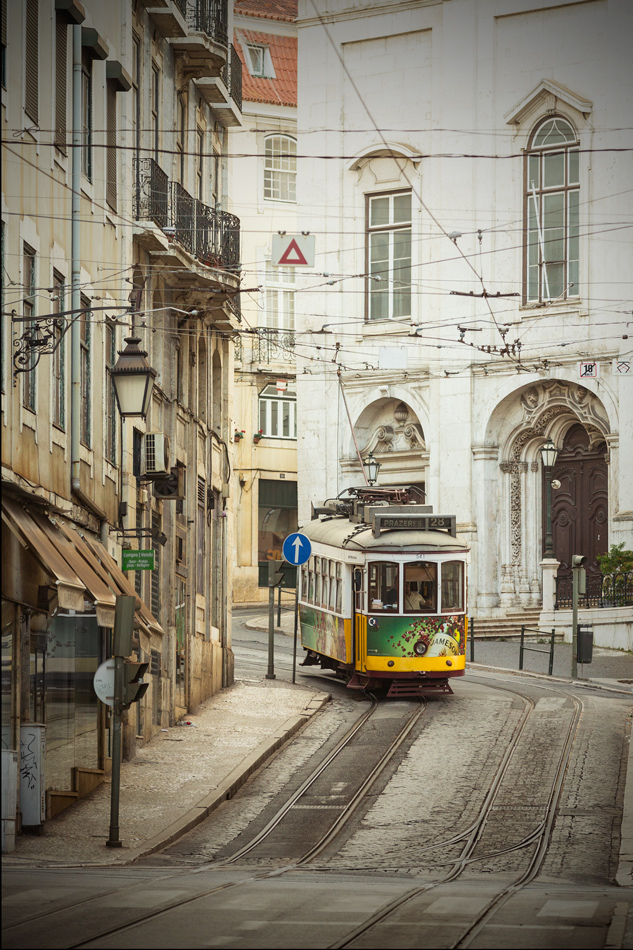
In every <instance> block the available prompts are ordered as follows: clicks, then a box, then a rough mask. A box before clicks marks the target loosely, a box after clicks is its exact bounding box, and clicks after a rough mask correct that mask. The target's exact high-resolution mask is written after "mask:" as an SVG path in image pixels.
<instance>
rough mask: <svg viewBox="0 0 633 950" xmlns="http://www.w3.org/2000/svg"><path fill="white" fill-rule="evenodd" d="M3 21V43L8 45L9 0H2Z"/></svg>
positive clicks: (0, 14) (1, 14)
mask: <svg viewBox="0 0 633 950" xmlns="http://www.w3.org/2000/svg"><path fill="white" fill-rule="evenodd" d="M0 16H1V23H2V45H3V46H6V45H7V0H2V8H1V13H0Z"/></svg>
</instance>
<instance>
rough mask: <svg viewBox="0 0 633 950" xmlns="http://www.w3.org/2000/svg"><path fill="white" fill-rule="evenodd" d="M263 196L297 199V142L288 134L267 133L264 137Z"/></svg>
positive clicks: (278, 199) (285, 199)
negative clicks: (265, 137)
mask: <svg viewBox="0 0 633 950" xmlns="http://www.w3.org/2000/svg"><path fill="white" fill-rule="evenodd" d="M264 198H270V199H271V200H273V201H296V200H297V143H296V141H295V140H294V139H292V138H290V136H289V135H269V136H268V138H267V139H266V143H265V147H264Z"/></svg>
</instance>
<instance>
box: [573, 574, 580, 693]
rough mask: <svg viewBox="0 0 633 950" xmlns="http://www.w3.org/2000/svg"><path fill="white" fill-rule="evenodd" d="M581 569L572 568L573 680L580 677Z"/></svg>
mask: <svg viewBox="0 0 633 950" xmlns="http://www.w3.org/2000/svg"><path fill="white" fill-rule="evenodd" d="M579 570H580V569H579V568H577V567H574V568H572V572H571V576H572V586H571V678H572V679H573V680H575V679H577V677H578V660H577V656H578V573H579Z"/></svg>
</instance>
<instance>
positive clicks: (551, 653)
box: [549, 627, 556, 676]
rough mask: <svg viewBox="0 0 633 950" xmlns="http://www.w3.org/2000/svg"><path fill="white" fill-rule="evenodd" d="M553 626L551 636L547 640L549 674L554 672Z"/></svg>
mask: <svg viewBox="0 0 633 950" xmlns="http://www.w3.org/2000/svg"><path fill="white" fill-rule="evenodd" d="M555 632H556V631H555V628H554V627H552V636H551V639H550V642H549V675H550V676H551V675H552V673H553V672H554V634H555Z"/></svg>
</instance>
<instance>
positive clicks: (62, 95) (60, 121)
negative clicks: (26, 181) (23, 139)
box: [55, 13, 68, 155]
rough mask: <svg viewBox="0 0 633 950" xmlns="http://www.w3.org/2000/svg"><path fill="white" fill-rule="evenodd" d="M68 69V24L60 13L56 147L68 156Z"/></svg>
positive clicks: (56, 74)
mask: <svg viewBox="0 0 633 950" xmlns="http://www.w3.org/2000/svg"><path fill="white" fill-rule="evenodd" d="M67 68H68V22H67V20H66V17H65V16H63V15H61V16H60V14H59V13H58V14H57V23H56V34H55V145H56V146H57V148H58V149H59V150H60V152H63V153H64V155H65V154H66V102H67V95H66V75H67Z"/></svg>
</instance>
